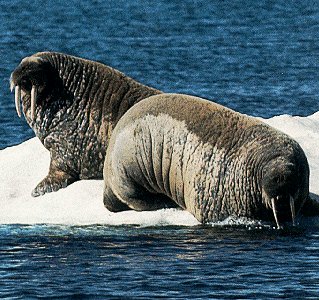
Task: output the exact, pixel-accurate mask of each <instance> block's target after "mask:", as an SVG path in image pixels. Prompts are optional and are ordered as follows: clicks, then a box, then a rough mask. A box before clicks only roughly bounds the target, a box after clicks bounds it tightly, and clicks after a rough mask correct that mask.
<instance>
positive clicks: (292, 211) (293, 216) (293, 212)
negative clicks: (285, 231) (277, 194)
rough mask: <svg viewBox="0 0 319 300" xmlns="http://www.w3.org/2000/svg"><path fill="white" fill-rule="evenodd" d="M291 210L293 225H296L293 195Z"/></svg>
mask: <svg viewBox="0 0 319 300" xmlns="http://www.w3.org/2000/svg"><path fill="white" fill-rule="evenodd" d="M290 210H291V220H292V225H293V226H295V219H296V210H295V200H294V198H293V197H292V196H290Z"/></svg>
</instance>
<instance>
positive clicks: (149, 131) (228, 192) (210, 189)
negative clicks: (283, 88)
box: [103, 94, 319, 228]
mask: <svg viewBox="0 0 319 300" xmlns="http://www.w3.org/2000/svg"><path fill="white" fill-rule="evenodd" d="M103 172H104V195H103V201H104V205H105V207H106V208H107V209H108V210H110V211H112V212H119V211H123V210H128V209H133V210H137V211H140V210H155V209H158V208H159V207H163V204H165V205H166V206H167V207H169V206H170V204H171V202H172V201H173V202H174V203H176V204H177V205H178V206H179V207H180V208H182V209H185V210H187V211H189V212H190V213H192V214H193V215H194V216H195V217H196V218H197V220H198V221H200V222H201V223H203V224H206V223H212V222H217V221H222V220H224V219H226V218H227V217H229V216H235V217H246V218H249V219H255V220H261V221H269V222H275V224H276V226H277V227H278V228H280V227H281V226H282V224H284V223H286V222H293V223H295V219H296V216H297V215H298V214H299V213H300V212H301V210H302V208H303V205H304V204H305V202H306V201H310V200H309V166H308V161H307V158H306V156H305V153H304V152H303V150H302V148H301V147H300V145H299V144H298V143H297V142H296V141H295V140H293V139H292V138H290V137H289V136H288V135H286V134H284V133H282V132H280V131H278V130H276V129H274V128H272V127H270V126H269V125H267V124H265V123H263V122H262V121H260V120H258V119H256V118H253V117H249V116H247V115H243V114H240V113H238V112H235V111H233V110H231V109H229V108H226V107H223V106H221V105H219V104H217V103H214V102H212V101H209V100H205V99H201V98H198V97H194V96H188V95H181V94H160V95H155V96H151V97H149V98H147V99H144V100H142V101H140V102H139V103H137V104H136V105H134V106H133V107H132V108H130V109H129V110H128V111H127V112H126V113H125V114H124V115H123V116H122V118H121V120H120V121H119V122H118V123H117V125H116V127H115V129H114V131H113V134H112V137H111V139H110V142H109V146H108V149H107V152H106V158H105V163H104V171H103ZM312 204H313V203H312ZM165 205H164V206H165ZM308 207H309V206H308ZM316 207H317V212H319V208H318V205H317V206H316ZM318 214H319V213H318Z"/></svg>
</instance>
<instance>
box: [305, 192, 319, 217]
mask: <svg viewBox="0 0 319 300" xmlns="http://www.w3.org/2000/svg"><path fill="white" fill-rule="evenodd" d="M301 214H302V215H303V216H305V217H315V216H319V196H318V195H315V194H313V193H310V195H309V197H308V198H307V200H306V202H305V204H304V205H303V207H302V209H301Z"/></svg>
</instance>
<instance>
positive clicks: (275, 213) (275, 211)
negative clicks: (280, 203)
mask: <svg viewBox="0 0 319 300" xmlns="http://www.w3.org/2000/svg"><path fill="white" fill-rule="evenodd" d="M271 208H272V212H273V214H274V217H275V221H276V225H277V229H280V228H281V227H280V225H279V222H278V216H277V210H276V204H275V198H271Z"/></svg>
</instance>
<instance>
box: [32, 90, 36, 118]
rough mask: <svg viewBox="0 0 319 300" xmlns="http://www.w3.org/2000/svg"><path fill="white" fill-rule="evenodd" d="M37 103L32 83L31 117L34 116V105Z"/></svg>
mask: <svg viewBox="0 0 319 300" xmlns="http://www.w3.org/2000/svg"><path fill="white" fill-rule="evenodd" d="M36 103H37V88H36V87H35V86H34V85H33V86H32V89H31V119H32V120H34V117H35V105H36Z"/></svg>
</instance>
